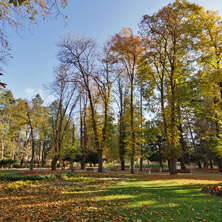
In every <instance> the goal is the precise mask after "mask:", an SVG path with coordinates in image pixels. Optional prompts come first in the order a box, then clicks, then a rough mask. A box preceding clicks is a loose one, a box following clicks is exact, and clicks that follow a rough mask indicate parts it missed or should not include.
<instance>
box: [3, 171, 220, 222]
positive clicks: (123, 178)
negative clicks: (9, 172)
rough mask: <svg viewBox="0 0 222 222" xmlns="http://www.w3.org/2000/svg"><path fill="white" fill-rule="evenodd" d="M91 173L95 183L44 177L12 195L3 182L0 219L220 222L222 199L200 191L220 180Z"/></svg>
mask: <svg viewBox="0 0 222 222" xmlns="http://www.w3.org/2000/svg"><path fill="white" fill-rule="evenodd" d="M76 176H78V174H77V175H76ZM90 176H92V177H94V178H95V181H96V182H93V183H87V182H73V181H64V180H45V181H40V182H39V184H33V185H32V187H30V188H29V189H25V188H24V189H23V190H20V191H18V192H12V193H6V192H4V187H5V186H6V185H7V184H8V182H7V183H2V184H1V185H0V205H1V210H0V221H137V222H140V221H141V222H143V221H156V222H158V221H177V222H180V221H181V222H183V221H209V222H210V221H213V222H217V221H221V217H222V199H221V198H220V197H217V196H210V195H207V194H204V193H202V192H201V189H202V187H203V185H205V184H221V179H220V178H213V177H210V178H205V177H191V176H188V175H186V176H181V175H180V176H179V175H178V176H167V175H166V176H163V175H146V176H145V175H133V176H132V175H118V174H113V173H112V174H95V173H91V174H90Z"/></svg>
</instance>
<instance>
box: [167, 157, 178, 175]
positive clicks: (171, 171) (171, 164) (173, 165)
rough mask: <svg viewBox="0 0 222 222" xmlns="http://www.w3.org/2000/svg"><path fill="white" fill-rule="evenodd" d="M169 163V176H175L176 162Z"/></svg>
mask: <svg viewBox="0 0 222 222" xmlns="http://www.w3.org/2000/svg"><path fill="white" fill-rule="evenodd" d="M169 162H170V175H176V174H177V171H176V160H169Z"/></svg>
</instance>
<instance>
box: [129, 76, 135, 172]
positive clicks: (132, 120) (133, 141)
mask: <svg viewBox="0 0 222 222" xmlns="http://www.w3.org/2000/svg"><path fill="white" fill-rule="evenodd" d="M133 91H134V87H133V77H131V90H130V113H131V116H130V117H131V119H130V128H131V136H132V153H131V161H130V163H131V174H134V160H135V152H136V151H135V143H136V138H135V131H134V105H133Z"/></svg>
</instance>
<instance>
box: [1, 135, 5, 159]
mask: <svg viewBox="0 0 222 222" xmlns="http://www.w3.org/2000/svg"><path fill="white" fill-rule="evenodd" d="M4 149H5V143H4V139H2V152H1V160H3V158H4Z"/></svg>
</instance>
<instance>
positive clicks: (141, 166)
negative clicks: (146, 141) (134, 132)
mask: <svg viewBox="0 0 222 222" xmlns="http://www.w3.org/2000/svg"><path fill="white" fill-rule="evenodd" d="M140 118H141V122H140V130H141V133H140V134H141V135H140V136H141V144H140V155H141V157H140V171H143V142H142V138H143V82H142V81H141V84H140Z"/></svg>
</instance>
